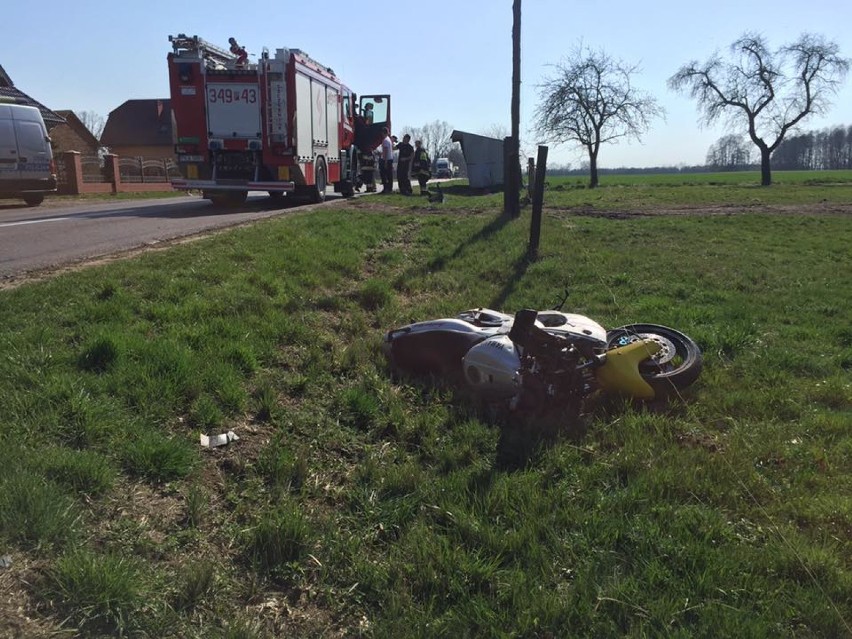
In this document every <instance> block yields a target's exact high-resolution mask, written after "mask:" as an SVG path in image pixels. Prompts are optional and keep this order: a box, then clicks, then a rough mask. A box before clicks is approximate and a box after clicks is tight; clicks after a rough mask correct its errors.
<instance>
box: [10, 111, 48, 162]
mask: <svg viewBox="0 0 852 639" xmlns="http://www.w3.org/2000/svg"><path fill="white" fill-rule="evenodd" d="M17 125H18V126H17V127H16V128H17V130H18V152H19V153H20V156H21V157H22V158H27V159H28V160H29V161H33V160H34V159H36V158H41V159H43V158H44V156H45V151H46V149H45V146H46V144H47V142H46V141H45V139H44V129H42V128H41V125H40V124H39V123H38V122H21V121H18V123H17Z"/></svg>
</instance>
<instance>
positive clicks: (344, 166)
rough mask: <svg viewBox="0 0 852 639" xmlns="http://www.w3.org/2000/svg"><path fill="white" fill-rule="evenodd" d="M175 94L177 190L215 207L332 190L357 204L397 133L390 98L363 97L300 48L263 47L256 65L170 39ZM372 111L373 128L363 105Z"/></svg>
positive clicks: (319, 195)
mask: <svg viewBox="0 0 852 639" xmlns="http://www.w3.org/2000/svg"><path fill="white" fill-rule="evenodd" d="M169 41H170V42H171V43H172V52H171V53H170V54H169V55H168V66H169V86H170V92H171V104H172V117H173V122H172V131H173V135H174V142H175V154H176V156H177V162H178V166H179V167H180V171H181V175H182V178H181V179H178V180H173V181H172V185H173V186H174V187H175V188H177V189H184V190H200V191H201V192H202V194H203V196H204V197H206V198H208V199H210V200H212V201H213V202H214V203H240V202H243V201H245V198H246V196H247V194H248V192H249V191H266V192H268V193H269V195H270V196H272V197H281V196H283V195H284V194H285V193H286V194H290V195H291V196H293V195H294V196H296V197H300V198H305V199H309V200H312V201H314V202H321V201H323V200H324V199H325V194H326V189H327V187H328V185H329V184H331V185H333V187H334V191H335V192H339V193H342V194H343V195H344V196H351V195H352V194H354V192H355V191H356V190H358V189H359V188H360V186H361V184H362V178H361V165H362V164H365V163H369V161H370V160H371V159H372V152H373V150H374V149H375V148H376V147H377V146H379V145H380V144H381V139H382V135H381V133H382V128H383V127H385V126H387V127H388V128H390V117H391V109H390V96H389V95H386V94H380V95H366V96H356V94H355V93H353V92H352V91H350V90H349V89H348V88H347V87H346V86H345V85H344V84H343V83H342V82H341V81H340V79H339V78H338V77H337V76H336V75H335V73H334V72H333V71H332V70H331V69H330V68H329V67H326V66H324V65H322V64H320V63H319V62H317V61H316V60H313V59H312V58H311V57H310V56H308V55H307V54H306V53H305V52H303V51H301V50H299V49H276V50H275V52H274V53H270V52H269V51H268V50H267V49H265V48H264V49H263V52H262V54H261V56H260V58H259V59H258V60H257V62H256V63H248V62H247V61H241V60H240V59H239V58H238V56H237V55H234V54H232V53H230V52H229V51H227V50H225V49H221V48H218V47H216V46H214V45H211V44H209V43H207V42H205V41H204V40H202V39H201V38H199V37H198V36H187V35H185V34H178V35H176V36H169ZM368 103H370V104H372V105H373V108H372V112H373V116H372V119H371V120H372V121H369V120H367V119H365V118H364V117H362V115H361V113H362V107H365V106H366V105H367V104H368Z"/></svg>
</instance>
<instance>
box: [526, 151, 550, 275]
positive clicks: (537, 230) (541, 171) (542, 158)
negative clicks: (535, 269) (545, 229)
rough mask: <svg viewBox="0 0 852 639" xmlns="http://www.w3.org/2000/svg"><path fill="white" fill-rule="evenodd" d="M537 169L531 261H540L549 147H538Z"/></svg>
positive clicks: (528, 250)
mask: <svg viewBox="0 0 852 639" xmlns="http://www.w3.org/2000/svg"><path fill="white" fill-rule="evenodd" d="M535 164H536V167H535V188H534V189H533V199H532V221H531V222H530V244H529V248H528V249H527V255H528V257H529V259H530V260H532V261H535V260H537V259H538V246H539V239H540V237H541V209H542V206H543V204H544V176H545V173H546V171H547V147H546V146H539V147H538V159H537V160H536V163H535Z"/></svg>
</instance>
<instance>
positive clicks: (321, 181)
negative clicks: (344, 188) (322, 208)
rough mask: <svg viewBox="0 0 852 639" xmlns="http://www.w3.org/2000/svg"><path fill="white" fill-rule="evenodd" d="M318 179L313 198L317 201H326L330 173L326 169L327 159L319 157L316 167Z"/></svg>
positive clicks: (315, 183)
mask: <svg viewBox="0 0 852 639" xmlns="http://www.w3.org/2000/svg"><path fill="white" fill-rule="evenodd" d="M314 175H315V176H316V180H315V181H314V189H313V193H311V196H312V197H311V199H312V200H313V201H314V202H315V203H317V204H318V203H320V202H325V189H326V187H327V186H328V174H327V173H326V171H325V160H323V159H322V158H319V159H318V160H317V165H316V168H315V169H314Z"/></svg>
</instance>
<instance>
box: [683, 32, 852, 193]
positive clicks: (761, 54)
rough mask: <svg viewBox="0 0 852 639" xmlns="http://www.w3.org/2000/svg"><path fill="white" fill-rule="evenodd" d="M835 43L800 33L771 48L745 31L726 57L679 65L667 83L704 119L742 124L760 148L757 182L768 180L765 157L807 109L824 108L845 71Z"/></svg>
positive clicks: (846, 64)
mask: <svg viewBox="0 0 852 639" xmlns="http://www.w3.org/2000/svg"><path fill="white" fill-rule="evenodd" d="M839 51H840V49H839V47H838V46H837V44H835V43H834V42H828V41H826V40H825V39H824V38H822V37H821V36H818V35H813V34H803V35H802V36H800V37H799V39H798V40H797V41H795V42H793V43H792V44H788V45H784V46H782V47H780V48H779V49H778V50H777V51H771V50H770V49H769V48H768V46H767V44H766V41H765V40H764V39H763V37H762V36H759V35H756V34H750V33H746V34H745V35H743V36H742V37H741V38H740V39H739V40H737V41H736V42H734V43H733V44H732V45H731V57H730V58H729V59H728V60H723V59H722V58H721V57H720V56H719V54H718V53H717V54H715V55H713V57H711V58H710V59H709V60H708V61H707V62H705V63H703V64H699V63H698V62H696V61H693V62H689V63H688V64H685V65H684V66H682V67H681V68H680V69H679V70H678V71H677V73H675V74H674V75H673V76H672V77H671V78H669V87H670V88H672V89H674V90H675V91H682V92H686V93H688V94H689V95H690V97H692V98H695V99H696V100H697V101H698V108H699V110H700V112H701V114H702V118H703V120H704V122H706V123H707V124H710V123H713V122H716V121H717V120H719V119H721V118H727V120H728V124H729V125H730V126H732V127H740V126H745V127H747V130H748V136H749V138H751V141H752V142H753V143H754V144H755V145H756V146H757V148H758V149H759V150H760V172H761V184H762V185H763V186H769V185H770V184H772V172H771V166H770V156H771V155H772V152H773V151H774V150H775V149H776V148H778V145H779V144H781V142H782V140H784V136H785V135H786V134H787V132H788V131H790V129H792V128H794V127H795V126H796V125H797V124H799V123H800V122H801V121H802V120H803V119H804V118H805V117H806V116H807V115H809V114H811V113H822V112H824V111H825V110H826V109H827V108H828V106H829V104H830V102H829V98H830V96H831V95H833V94H834V93H836V91H837V89H838V87H839V85H840V83H841V82H842V80H843V78H844V77H845V76H846V73H847V72H848V71H849V60H848V59H845V58H842V57H840V55H839Z"/></svg>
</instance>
